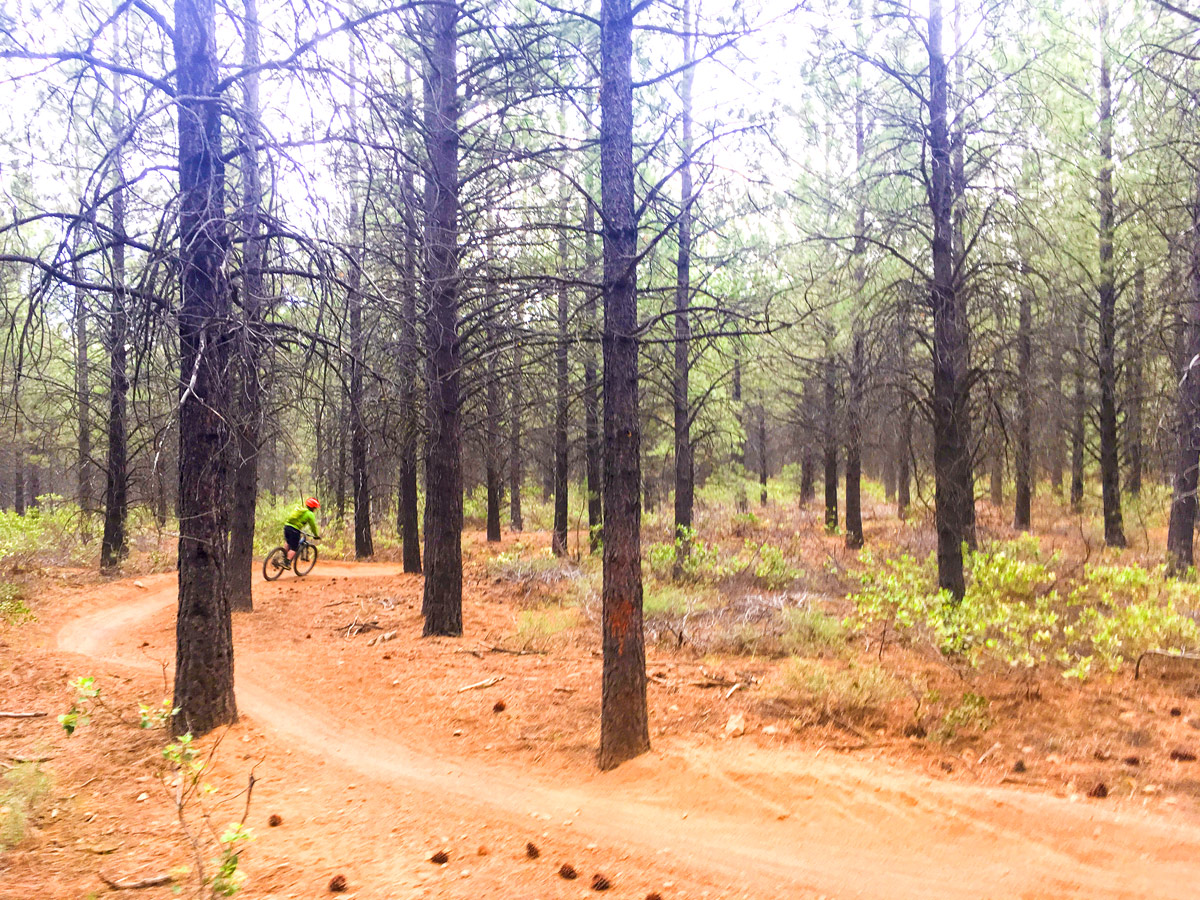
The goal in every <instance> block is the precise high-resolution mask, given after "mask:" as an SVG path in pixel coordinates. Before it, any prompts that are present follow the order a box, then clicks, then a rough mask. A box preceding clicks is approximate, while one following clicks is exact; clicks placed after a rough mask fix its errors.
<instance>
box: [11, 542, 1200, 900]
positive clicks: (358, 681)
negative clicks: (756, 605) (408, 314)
mask: <svg viewBox="0 0 1200 900" xmlns="http://www.w3.org/2000/svg"><path fill="white" fill-rule="evenodd" d="M474 540H477V538H472V541H474ZM471 573H472V577H470V578H469V579H468V582H467V584H466V585H465V589H464V620H465V621H464V625H465V631H466V637H464V638H461V639H440V638H439V639H425V640H422V639H420V638H419V635H420V631H421V627H420V626H421V618H420V612H419V610H420V590H421V582H420V579H419V578H417V577H414V576H406V575H403V574H401V573H400V571H399V569H398V567H396V566H392V565H384V564H357V565H356V564H348V563H341V562H335V563H328V562H325V561H322V562H320V563H318V565H317V568H316V569H315V570H314V572H313V573H312V574H311V575H309V576H308V577H306V578H305V579H303V580H299V579H296V578H294V577H293V576H291V575H290V574H287V575H285V577H284V578H283V579H281V580H280V581H278V582H276V583H265V582H262V581H261V580H257V579H256V583H255V598H254V599H255V610H254V612H253V613H245V614H237V615H235V618H234V627H235V642H236V646H237V675H236V681H237V697H238V704H239V709H240V711H241V720H240V721H239V722H238V723H237V724H236V725H234V726H233V727H231V728H230V729H228V731H225V732H222V733H221V734H219V735H213V736H210V737H208V738H206V739H205V740H204V741H201V742H199V743H200V744H201V746H202V748H204V749H205V750H206V751H208V750H209V749H212V748H214V747H215V748H216V749H215V754H214V758H215V763H214V768H213V770H212V774H211V777H210V779H209V780H210V781H211V782H212V784H213V786H214V787H215V788H216V791H215V793H214V795H213V796H214V797H215V798H216V801H217V802H219V803H223V805H221V806H218V807H217V810H216V812H215V814H214V817H213V818H214V821H215V822H216V823H217V824H218V826H219V827H223V826H224V824H225V823H226V822H229V821H236V820H237V819H239V818H240V817H241V815H242V808H243V803H244V798H243V797H240V796H238V793H239V791H241V790H242V789H244V787H245V785H246V781H247V777H248V775H249V773H250V772H251V771H252V770H253V771H254V773H255V776H256V778H257V779H258V781H257V783H256V785H255V787H254V791H253V798H252V802H251V805H250V812H249V817H248V820H247V824H248V825H249V826H250V827H251V828H252V830H253V831H254V834H255V840H254V841H253V842H252V843H250V844H249V845H248V846H247V848H246V850H245V852H244V854H243V857H242V869H243V870H244V871H245V872H246V873H247V875H248V876H249V879H248V881H247V882H246V884H245V886H244V887H243V888H242V890H241V891H240V892H239V893H238V896H239V897H246V898H313V897H322V896H333V895H332V894H331V893H330V888H329V885H330V882H331V879H333V878H334V877H335V876H338V875H341V876H343V877H344V879H345V883H346V889H345V891H344V892H343V893H339V894H338V895H337V896H341V897H353V898H359V900H368V898H381V900H382V898H400V897H451V898H459V897H461V898H477V897H481V896H491V897H500V898H567V897H569V898H580V897H583V896H594V893H593V891H592V890H591V885H592V882H593V876H594V875H595V874H597V873H599V874H602V875H603V876H605V877H606V878H607V879H608V880H609V881H611V883H612V887H611V889H610V890H609V891H608V894H609V895H610V896H612V897H617V898H637V900H641V898H644V897H646V895H647V894H648V893H650V892H658V893H659V894H661V895H662V897H663V898H665V900H673V898H683V897H688V898H735V897H746V898H773V897H780V898H783V897H787V898H807V897H813V898H815V897H821V896H825V897H831V898H833V897H837V898H842V897H867V898H964V900H965V898H971V900H978V898H1027V900H1034V898H1067V897H1079V898H1084V897H1086V898H1117V897H1128V898H1143V897H1147V896H1154V897H1156V898H1181V900H1182V898H1192V897H1194V896H1196V884H1197V883H1198V881H1200V818H1198V817H1197V814H1196V811H1195V807H1194V804H1193V803H1192V802H1191V801H1190V799H1189V798H1188V797H1187V794H1188V792H1187V791H1186V790H1184V791H1182V792H1181V796H1182V801H1183V802H1174V803H1173V802H1170V801H1174V800H1176V798H1174V797H1171V798H1168V802H1163V801H1162V800H1161V799H1160V798H1158V797H1155V796H1149V795H1146V794H1145V793H1143V792H1142V791H1141V790H1136V789H1135V788H1134V787H1127V786H1125V785H1124V784H1122V783H1121V782H1119V781H1118V780H1116V779H1111V780H1110V783H1109V785H1108V786H1109V788H1110V790H1111V793H1110V795H1109V796H1108V797H1107V798H1106V799H1089V798H1087V797H1086V796H1083V795H1082V793H1083V791H1086V785H1084V786H1083V790H1082V791H1080V792H1078V793H1072V794H1068V795H1066V796H1056V795H1054V794H1052V793H1049V792H1042V791H1035V790H1031V789H1030V788H1029V787H1028V786H1012V785H1006V784H1003V783H1002V781H1003V777H1004V773H1007V772H1009V771H1010V770H1011V766H1012V754H1013V753H1016V752H1018V751H1017V750H1016V749H1015V748H1010V749H1009V750H1007V751H1004V752H1003V753H997V754H996V756H997V757H1000V756H1002V755H1004V754H1007V757H1006V758H1005V759H999V758H997V759H996V760H994V764H995V765H994V768H989V769H988V770H987V772H986V773H984V772H982V771H980V772H975V773H974V774H972V775H971V776H970V777H966V776H963V777H962V778H960V777H959V776H960V775H961V774H962V772H963V771H964V770H972V769H979V770H982V769H983V768H984V766H983V763H982V761H981V762H980V763H979V764H978V765H976V766H974V767H973V766H972V765H971V762H966V763H963V764H962V765H960V766H959V771H957V772H956V773H955V775H954V776H953V777H951V776H949V775H943V774H942V773H941V770H940V769H938V768H937V767H936V766H929V765H928V764H929V762H930V760H929V759H928V754H927V753H926V754H924V755H922V753H921V752H918V751H916V750H905V749H904V747H905V746H907V745H904V744H894V745H891V750H888V749H886V748H885V749H882V750H880V751H879V752H876V751H875V750H873V749H871V748H868V749H867V750H865V751H860V752H859V753H857V754H851V753H849V752H845V751H839V750H837V749H834V748H832V747H830V746H825V745H822V746H819V747H818V746H806V745H805V744H804V743H803V742H802V741H797V740H796V739H795V735H794V734H793V733H791V731H790V729H782V731H784V732H787V733H779V732H774V733H772V732H770V731H768V732H764V731H763V730H762V725H763V723H764V721H765V720H764V719H762V718H761V717H757V716H756V715H755V710H756V708H757V706H756V704H757V705H761V703H762V698H761V697H758V698H756V697H755V696H753V695H754V693H755V692H754V690H753V689H751V690H743V691H740V692H738V693H735V694H733V695H731V696H726V694H725V691H723V690H721V689H717V690H715V691H714V690H711V689H709V690H704V689H702V688H700V687H696V686H694V684H693V682H694V681H695V680H697V678H698V672H699V667H700V663H699V662H698V661H693V660H689V659H686V658H682V657H679V656H673V655H671V654H669V653H667V652H665V651H658V650H656V649H654V648H652V649H651V653H650V661H649V668H650V671H651V672H652V673H656V677H655V678H654V680H652V681H651V684H650V704H651V727H652V741H653V744H654V749H653V751H652V752H651V753H649V754H647V755H646V756H644V757H642V758H640V759H637V760H635V761H633V762H631V763H627V764H626V765H624V766H622V767H620V768H619V769H617V770H616V771H614V772H609V773H600V772H598V771H596V769H595V765H594V748H595V746H596V745H597V742H598V718H599V671H600V661H599V658H598V655H597V654H596V652H595V650H594V647H595V642H594V641H580V640H568V641H563V642H560V643H559V644H557V645H556V646H555V647H554V648H553V649H552V650H550V652H546V653H533V654H523V655H516V654H513V653H509V652H502V651H497V649H496V648H497V646H498V645H499V642H500V641H501V639H502V637H503V636H504V635H507V634H511V633H512V631H513V627H514V625H513V622H514V615H515V612H514V604H513V596H512V593H513V592H512V589H511V587H503V586H498V585H495V584H492V583H490V582H489V581H487V580H486V579H484V578H483V576H482V571H481V569H479V568H478V567H477V566H473V567H472V568H471ZM60 582H61V583H60V585H59V586H57V587H55V588H54V589H53V590H50V591H47V592H45V593H44V595H43V596H42V597H40V598H39V599H38V602H37V603H36V604H35V608H36V611H37V612H38V615H39V619H40V621H39V623H38V624H36V625H31V626H23V627H21V628H20V629H17V630H11V631H9V632H7V633H6V634H5V635H3V638H4V640H6V641H10V640H14V639H20V640H21V641H22V646H21V647H20V648H19V649H16V648H14V647H12V646H10V645H8V644H4V645H0V660H3V667H2V669H0V695H2V696H0V709H3V710H39V711H44V712H46V713H48V715H47V716H46V717H44V718H39V719H0V759H9V760H19V759H23V758H29V757H36V758H42V757H44V758H45V761H44V762H43V763H42V765H43V767H44V768H45V770H46V771H47V772H48V773H49V774H50V775H51V777H52V779H53V788H52V794H51V800H50V801H49V803H48V805H49V806H52V807H53V809H52V810H50V811H48V812H46V811H43V812H42V813H41V814H39V816H38V818H37V821H36V824H35V826H34V827H33V829H32V833H31V835H30V837H29V838H28V839H27V840H26V841H24V842H23V843H22V844H20V845H19V846H17V847H16V848H15V849H13V850H11V851H9V852H8V853H6V854H4V855H3V856H0V898H5V900H41V898H59V897H62V898H67V897H70V898H77V897H84V896H91V895H93V894H94V895H96V896H104V895H108V894H110V893H111V894H112V895H113V896H118V895H119V894H118V893H117V892H110V891H109V889H108V888H106V887H105V885H104V884H103V882H102V881H101V880H100V877H99V874H98V873H99V872H101V871H103V873H104V874H105V875H107V876H108V877H109V878H110V879H121V880H125V879H130V880H132V879H138V878H144V877H147V876H150V875H156V874H160V873H163V872H167V871H169V870H171V869H172V868H173V867H176V866H179V865H181V864H183V865H186V864H187V862H188V849H187V845H186V839H185V837H184V835H183V833H182V831H181V830H180V827H179V824H178V822H177V820H176V816H175V809H174V806H173V804H172V802H171V799H170V793H169V791H168V790H166V789H164V787H163V785H162V784H161V783H160V781H159V777H158V773H160V772H161V771H162V770H163V766H162V764H161V754H160V747H161V743H162V736H161V732H158V733H153V732H145V731H138V730H136V729H133V728H130V727H128V725H126V724H123V723H122V722H120V721H119V720H118V719H119V718H120V717H123V718H124V719H126V720H128V719H130V718H131V717H132V718H136V715H134V714H133V713H132V711H133V710H135V709H136V706H137V703H138V702H139V701H142V702H145V703H147V704H148V705H150V706H152V707H157V706H158V705H159V702H160V701H161V699H162V697H163V696H165V695H167V694H169V692H168V691H166V689H165V680H166V679H169V677H170V666H169V663H170V661H171V660H172V659H173V656H174V643H173V632H174V604H175V600H176V588H175V580H174V576H173V575H156V576H147V577H145V578H141V579H126V580H121V581H115V582H111V583H107V584H105V583H96V582H95V581H94V579H90V578H89V577H84V576H81V575H78V574H64V575H63V576H62V577H61V579H60ZM368 619H376V620H378V624H379V626H380V628H379V629H377V630H372V631H369V632H366V633H363V634H357V635H351V636H347V635H348V632H349V631H353V629H352V628H348V627H347V626H350V625H352V624H353V623H354V622H355V621H358V622H360V623H361V622H362V621H364V620H368ZM392 631H394V632H395V637H394V638H393V639H390V640H388V641H386V642H377V643H374V644H368V642H369V641H371V640H372V639H373V638H376V637H379V636H382V635H384V634H387V633H390V632H392ZM743 664H744V663H739V662H732V663H730V665H743ZM85 674H90V675H93V676H95V678H96V682H97V684H98V685H99V686H100V687H101V699H102V700H103V701H104V704H105V709H101V710H96V711H95V712H94V713H93V715H92V721H91V722H89V723H87V724H85V725H83V726H82V727H81V728H80V730H79V732H78V733H77V734H76V735H75V736H73V737H70V738H68V737H66V736H65V735H64V734H63V732H62V731H61V729H60V728H59V727H58V725H57V723H56V722H55V719H54V716H55V715H57V714H58V713H59V712H62V711H64V710H65V709H66V708H67V706H69V705H70V703H71V700H72V691H71V690H70V688H69V687H68V682H69V681H70V680H72V679H73V678H75V677H78V676H79V675H85ZM492 678H496V679H499V680H497V681H496V682H495V683H494V684H491V685H490V686H485V687H471V688H469V689H466V690H463V688H468V686H471V685H477V684H478V683H480V682H485V681H487V680H489V679H492ZM500 700H502V701H504V708H503V709H502V710H501V711H496V710H495V707H496V703H497V701H500ZM734 711H742V712H744V713H745V714H746V716H747V720H748V727H747V733H746V734H745V736H743V737H739V738H734V739H725V738H724V737H723V735H722V731H723V726H724V725H725V722H726V719H727V718H728V716H729V714H730V713H731V712H734ZM991 739H992V736H991V735H989V738H988V743H990V742H991ZM978 755H979V754H978V752H977V751H975V750H972V751H971V753H970V756H971V757H975V756H978ZM952 758H955V759H961V758H958V757H952ZM972 761H973V760H972ZM1031 764H1032V763H1031ZM1114 765H1119V763H1114ZM1198 765H1200V764H1198ZM926 768H928V770H929V771H931V772H934V773H935V774H929V773H928V772H927V771H926ZM1035 783H1036V782H1035ZM273 815H277V816H279V817H280V818H281V820H282V822H281V824H280V825H278V827H272V826H270V825H269V824H268V819H269V817H271V816H273ZM529 842H532V843H534V844H535V845H536V846H537V847H538V848H539V850H540V854H539V855H538V856H537V858H530V856H529V855H528V854H527V851H526V845H527V843H529ZM439 850H442V851H445V852H446V853H447V854H448V857H449V861H448V863H446V864H444V865H438V864H435V863H432V862H430V861H429V858H430V856H431V855H433V854H434V853H435V852H436V851H439ZM564 864H569V865H570V866H571V867H573V868H574V869H575V870H576V871H577V872H578V873H579V878H578V879H576V880H566V879H563V878H561V877H560V876H559V870H560V867H562V866H563V865H564ZM122 893H123V894H125V895H128V896H136V897H138V898H153V900H158V898H167V897H170V896H173V895H172V893H171V888H170V887H155V888H147V889H143V890H139V891H136V892H132V891H125V892H122ZM193 894H194V890H193V889H192V888H190V887H188V888H186V889H185V896H191V895H193Z"/></svg>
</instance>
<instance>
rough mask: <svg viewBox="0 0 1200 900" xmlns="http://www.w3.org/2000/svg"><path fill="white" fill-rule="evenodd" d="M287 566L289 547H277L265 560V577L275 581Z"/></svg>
mask: <svg viewBox="0 0 1200 900" xmlns="http://www.w3.org/2000/svg"><path fill="white" fill-rule="evenodd" d="M286 568H287V547H276V548H275V549H274V550H272V551H271V552H270V553H268V554H267V558H266V559H264V560H263V578H265V579H267V581H274V580H275V579H276V578H278V577H279V576H280V575H282V574H283V570H284V569H286Z"/></svg>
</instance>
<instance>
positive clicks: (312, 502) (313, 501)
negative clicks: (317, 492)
mask: <svg viewBox="0 0 1200 900" xmlns="http://www.w3.org/2000/svg"><path fill="white" fill-rule="evenodd" d="M304 505H305V506H307V507H308V508H309V509H320V508H321V504H320V503H318V502H317V498H316V497H309V498H308V499H307V500H305V501H304Z"/></svg>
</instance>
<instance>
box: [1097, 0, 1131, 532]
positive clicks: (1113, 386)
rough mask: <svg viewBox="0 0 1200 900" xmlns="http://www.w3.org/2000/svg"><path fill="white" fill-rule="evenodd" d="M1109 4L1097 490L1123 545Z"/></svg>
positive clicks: (1104, 9) (1104, 38)
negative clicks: (1118, 433)
mask: <svg viewBox="0 0 1200 900" xmlns="http://www.w3.org/2000/svg"><path fill="white" fill-rule="evenodd" d="M1107 42H1108V2H1107V0H1101V4H1100V184H1099V203H1100V346H1099V363H1100V487H1101V490H1102V492H1103V497H1104V542H1105V543H1106V544H1107V545H1108V546H1110V547H1124V546H1125V529H1124V526H1123V524H1122V522H1121V469H1120V448H1119V447H1118V438H1117V365H1116V336H1117V328H1116V307H1117V287H1116V273H1115V266H1114V263H1113V232H1114V229H1115V225H1114V223H1115V221H1116V206H1115V203H1114V200H1113V183H1112V171H1113V169H1112V167H1113V149H1112V133H1113V121H1112V119H1113V116H1112V86H1111V79H1110V76H1109V63H1108V46H1107Z"/></svg>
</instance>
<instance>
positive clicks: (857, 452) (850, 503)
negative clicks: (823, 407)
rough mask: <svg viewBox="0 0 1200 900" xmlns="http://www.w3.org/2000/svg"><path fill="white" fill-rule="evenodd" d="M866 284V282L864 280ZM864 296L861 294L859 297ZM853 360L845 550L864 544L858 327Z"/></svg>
mask: <svg viewBox="0 0 1200 900" xmlns="http://www.w3.org/2000/svg"><path fill="white" fill-rule="evenodd" d="M862 281H863V282H865V281H866V279H865V278H864V279H862ZM860 296H861V294H860ZM853 342H854V347H853V349H852V351H851V358H850V397H849V403H848V404H847V407H846V547H847V548H849V549H851V550H856V549H858V548H859V547H861V546H862V545H863V525H862V424H861V421H862V405H863V379H864V378H865V369H866V361H865V359H864V356H865V352H864V349H863V335H862V332H861V331H859V330H858V329H857V328H855V331H854V336H853Z"/></svg>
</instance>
